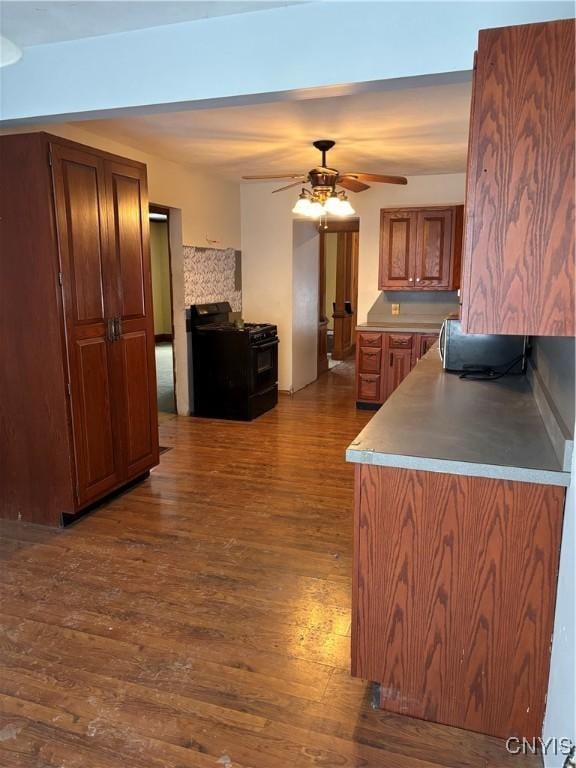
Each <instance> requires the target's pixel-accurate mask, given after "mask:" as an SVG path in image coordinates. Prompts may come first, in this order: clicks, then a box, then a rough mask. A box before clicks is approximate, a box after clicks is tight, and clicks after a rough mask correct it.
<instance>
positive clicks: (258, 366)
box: [186, 302, 279, 421]
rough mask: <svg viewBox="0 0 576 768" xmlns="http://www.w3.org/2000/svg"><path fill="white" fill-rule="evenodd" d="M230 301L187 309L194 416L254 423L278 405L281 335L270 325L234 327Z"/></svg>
mask: <svg viewBox="0 0 576 768" xmlns="http://www.w3.org/2000/svg"><path fill="white" fill-rule="evenodd" d="M230 311H231V309H230V305H229V304H228V302H218V303H215V304H195V305H193V306H191V307H190V309H189V310H187V313H186V315H187V330H188V334H189V335H188V340H189V365H190V371H189V375H190V379H191V381H192V382H193V387H192V388H191V403H193V409H192V410H193V413H194V415H195V416H205V417H209V418H220V419H237V420H241V421H250V420H252V419H254V418H256V417H257V416H259V415H260V414H262V413H264V412H265V411H268V410H270V408H273V407H274V406H275V405H276V403H277V402H278V343H279V342H278V335H277V329H276V326H275V325H271V324H269V323H245V324H243V325H240V326H239V325H236V324H235V323H232V322H230V320H229V314H230Z"/></svg>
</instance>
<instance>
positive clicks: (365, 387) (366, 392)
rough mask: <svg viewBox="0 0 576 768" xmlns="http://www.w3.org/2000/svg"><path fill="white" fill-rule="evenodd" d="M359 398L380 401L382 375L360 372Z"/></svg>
mask: <svg viewBox="0 0 576 768" xmlns="http://www.w3.org/2000/svg"><path fill="white" fill-rule="evenodd" d="M358 400H371V401H372V402H375V403H378V402H380V376H377V375H375V374H367V373H359V374H358Z"/></svg>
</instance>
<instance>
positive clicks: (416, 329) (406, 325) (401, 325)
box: [356, 319, 442, 333]
mask: <svg viewBox="0 0 576 768" xmlns="http://www.w3.org/2000/svg"><path fill="white" fill-rule="evenodd" d="M441 326H442V320H438V321H434V322H419V321H418V320H415V319H409V320H408V319H406V320H404V321H403V322H400V321H398V322H394V321H392V320H391V321H390V322H388V321H386V322H382V323H361V324H360V325H357V326H356V330H357V331H380V332H383V333H440V327H441Z"/></svg>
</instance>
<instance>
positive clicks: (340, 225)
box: [318, 218, 360, 375]
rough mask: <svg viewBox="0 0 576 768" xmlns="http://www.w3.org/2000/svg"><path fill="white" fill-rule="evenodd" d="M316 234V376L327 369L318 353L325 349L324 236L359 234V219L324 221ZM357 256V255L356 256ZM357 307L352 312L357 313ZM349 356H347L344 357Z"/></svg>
mask: <svg viewBox="0 0 576 768" xmlns="http://www.w3.org/2000/svg"><path fill="white" fill-rule="evenodd" d="M318 232H319V233H320V250H319V264H318V267H319V268H318V351H319V357H318V375H320V374H321V373H324V371H327V370H328V369H329V366H328V357H327V356H326V363H325V364H324V355H322V359H320V353H321V351H323V350H324V349H325V348H326V342H325V339H324V338H323V335H325V334H326V326H327V322H328V318H327V317H326V316H325V314H324V306H325V304H326V247H325V242H324V236H325V235H327V234H330V233H334V232H336V233H338V232H358V234H360V219H359V218H354V219H344V220H338V219H335V220H334V221H324V222H322V223H321V224H320V223H319V224H318ZM358 255H359V254H358ZM358 262H359V258H357V259H356V260H355V274H354V277H353V282H354V284H355V285H356V302H358ZM357 311H358V307H356V308H355V310H354V312H355V313H357ZM354 346H355V345H354V344H353V345H352V347H351V348H350V351H349V354H350V355H351V354H352V353H353V352H354ZM348 356H349V355H348V354H347V355H346V357H348Z"/></svg>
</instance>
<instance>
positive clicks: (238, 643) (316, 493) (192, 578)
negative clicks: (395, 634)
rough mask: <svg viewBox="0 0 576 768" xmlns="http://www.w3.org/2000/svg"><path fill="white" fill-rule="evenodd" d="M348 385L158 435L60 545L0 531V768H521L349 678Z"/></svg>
mask: <svg viewBox="0 0 576 768" xmlns="http://www.w3.org/2000/svg"><path fill="white" fill-rule="evenodd" d="M0 311H1V310H0ZM353 381H354V371H353V366H352V365H350V364H348V363H346V362H345V363H342V364H341V365H339V366H337V367H336V368H334V369H333V370H332V371H330V373H328V374H326V375H325V376H323V377H322V378H321V379H320V380H319V381H318V382H316V383H314V384H312V385H310V386H309V387H306V389H304V390H301V391H300V392H297V393H296V394H295V395H294V396H293V397H281V398H280V402H279V404H278V407H277V408H274V409H273V410H272V411H268V413H266V414H264V415H263V416H262V417H260V418H259V419H257V420H256V421H254V422H250V423H231V422H222V421H218V420H214V421H212V420H210V419H190V418H187V417H183V416H182V417H178V416H168V417H166V418H164V417H163V418H162V424H161V438H162V445H165V446H169V447H170V448H171V450H170V451H168V452H166V453H163V454H162V457H161V461H160V465H159V466H158V467H157V468H156V469H155V470H154V472H153V473H152V474H151V475H150V478H149V479H148V480H147V481H145V482H144V483H142V484H140V485H139V486H137V487H136V488H134V489H132V490H131V491H130V493H127V494H124V495H122V496H120V497H118V498H116V499H115V500H114V501H112V502H109V503H108V504H106V506H105V507H102V508H99V509H98V511H97V512H96V513H94V514H91V515H90V516H88V517H86V518H84V519H83V520H81V521H80V522H79V523H78V524H76V525H74V526H71V527H70V528H68V529H67V530H66V531H64V532H61V531H54V530H51V529H48V528H39V527H38V526H29V525H21V524H17V523H6V522H0V531H1V533H2V537H1V538H0V559H1V561H2V563H3V567H2V579H1V581H0V592H1V598H2V600H1V603H2V613H1V615H0V632H1V633H2V652H1V654H0V667H1V668H0V710H1V715H0V717H1V722H2V729H3V734H4V735H5V736H6V735H10V736H11V738H4V739H1V740H0V765H2V766H6V767H8V766H10V768H24V766H26V768H28V766H30V768H32V766H33V767H34V768H40V766H42V768H48V766H50V767H51V768H55V766H62V765H66V766H70V767H72V766H74V768H192V767H193V768H218V766H219V765H220V764H224V763H225V762H227V757H229V758H230V760H231V761H232V766H233V767H234V768H311V766H321V765H324V766H339V768H360V766H363V768H448V767H450V768H455V767H456V766H458V768H488V766H489V767H490V768H519V766H520V765H521V766H522V768H537V767H538V766H540V761H539V758H530V757H526V758H518V757H517V756H515V755H510V754H508V753H507V752H506V749H505V745H504V743H503V742H502V741H499V740H497V739H493V738H489V737H485V736H481V735H478V734H474V733H470V732H468V733H467V732H465V731H461V730H455V729H451V728H448V727H446V726H440V725H434V724H432V723H426V722H423V721H421V720H416V719H414V718H409V717H403V716H401V715H396V714H392V713H386V712H382V711H380V710H374V709H372V707H371V705H370V700H371V690H370V688H371V686H370V685H369V684H367V683H365V682H363V681H362V680H358V679H355V678H352V677H351V676H350V671H349V653H350V637H349V629H350V593H351V585H350V574H351V572H352V526H351V519H352V507H353V501H352V496H353V490H352V489H353V480H352V476H353V470H352V467H351V466H350V465H347V464H346V463H345V461H344V455H343V447H344V446H345V445H347V444H349V443H350V441H351V440H352V439H353V438H354V436H355V435H356V434H357V433H358V432H359V431H360V429H361V428H362V427H363V426H364V424H365V423H366V421H367V419H368V418H369V416H370V414H367V413H366V412H363V411H356V409H355V408H354V389H353ZM303 425H305V429H306V440H305V441H303V440H302V432H303ZM199 446H202V449H201V450H199ZM223 451H224V452H225V455H226V461H225V462H224V463H223V461H222V453H223ZM319 478H326V479H327V480H326V482H324V481H323V482H321V483H320V482H319ZM225 756H227V757H225ZM218 761H220V763H219V762H218Z"/></svg>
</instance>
